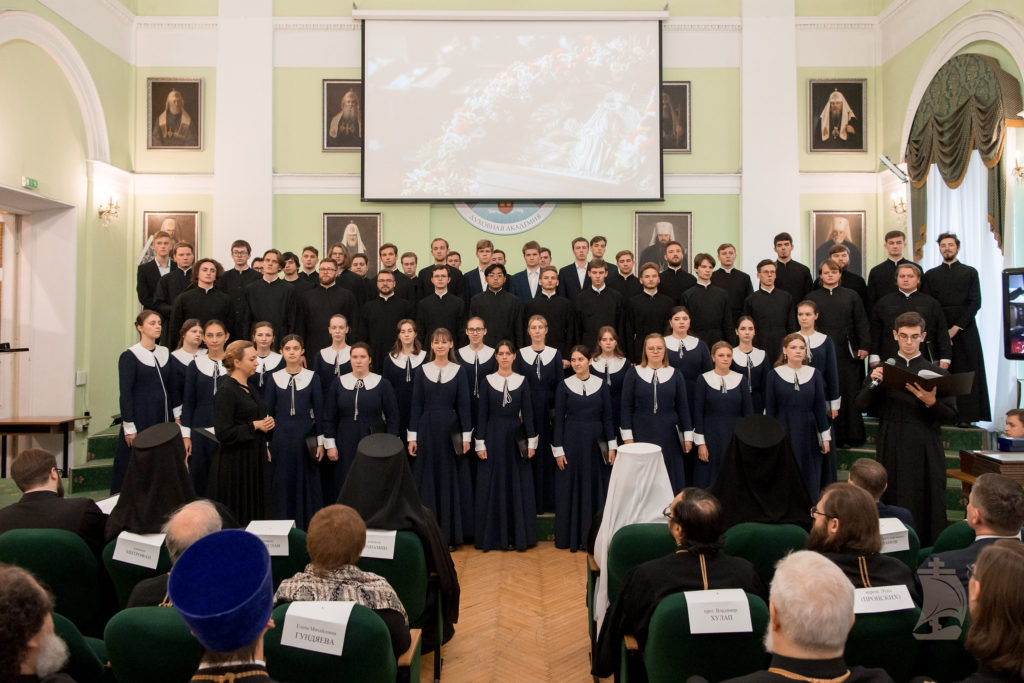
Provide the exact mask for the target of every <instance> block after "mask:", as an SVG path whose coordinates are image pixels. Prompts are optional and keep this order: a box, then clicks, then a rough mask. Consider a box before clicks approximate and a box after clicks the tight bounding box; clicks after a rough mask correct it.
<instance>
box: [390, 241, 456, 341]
mask: <svg viewBox="0 0 1024 683" xmlns="http://www.w3.org/2000/svg"><path fill="white" fill-rule="evenodd" d="M430 255H431V256H433V257H434V263H432V264H431V265H429V266H427V267H426V268H423V269H422V270H420V274H419V276H418V278H417V279H418V280H419V283H420V291H421V292H423V296H425V297H426V296H428V292H433V291H434V290H435V285H434V282H433V277H434V268H435V267H437V266H444V267H445V269H447V271H448V288H447V291H449V292H451V293H452V294H454V295H455V296H457V297H459V298H460V299H464V298H465V296H466V289H465V288H466V282H465V279H464V278H463V277H462V271H460V270H459V269H458V268H456V267H454V266H449V265H448V240H446V239H445V238H443V237H435V238H434V241H432V242H431V243H430ZM402 260H403V261H404V260H405V258H404V257H403V258H402ZM456 329H458V330H461V329H462V328H461V327H458V328H456ZM449 332H451V333H452V334H456V330H449Z"/></svg>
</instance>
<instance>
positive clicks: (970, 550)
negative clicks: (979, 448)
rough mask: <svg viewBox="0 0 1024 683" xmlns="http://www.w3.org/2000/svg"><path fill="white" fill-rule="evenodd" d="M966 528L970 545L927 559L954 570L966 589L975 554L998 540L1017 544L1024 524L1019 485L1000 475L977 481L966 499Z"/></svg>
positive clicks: (1023, 494)
mask: <svg viewBox="0 0 1024 683" xmlns="http://www.w3.org/2000/svg"><path fill="white" fill-rule="evenodd" d="M965 514H966V517H967V524H968V526H970V527H971V528H972V529H974V543H972V544H970V545H969V546H967V547H966V548H961V549H960V550H948V551H946V552H944V553H938V554H936V555H932V556H930V557H929V558H928V559H926V560H925V561H924V563H923V564H924V566H928V563H930V562H931V561H932V559H933V558H938V559H939V560H941V561H942V565H943V567H945V568H947V569H955V570H956V575H957V578H959V579H960V581H961V582H962V583H963V584H964V589H965V590H966V588H967V579H968V578H969V576H970V570H969V569H968V568H969V567H970V565H972V564H974V563H975V562H976V561H977V560H978V553H980V552H981V551H982V549H984V548H985V547H987V546H990V545H992V544H993V543H995V542H996V541H998V540H999V539H1001V538H1008V539H1013V540H1016V541H1017V542H1019V541H1020V528H1021V525H1022V524H1024V490H1022V489H1021V486H1020V484H1018V483H1017V482H1015V481H1014V480H1013V479H1010V478H1009V477H1004V476H1003V475H1001V474H995V473H992V472H988V473H985V474H982V475H981V476H979V477H978V479H977V481H975V482H974V486H973V487H971V495H970V496H969V497H968V499H967V512H966V513H965Z"/></svg>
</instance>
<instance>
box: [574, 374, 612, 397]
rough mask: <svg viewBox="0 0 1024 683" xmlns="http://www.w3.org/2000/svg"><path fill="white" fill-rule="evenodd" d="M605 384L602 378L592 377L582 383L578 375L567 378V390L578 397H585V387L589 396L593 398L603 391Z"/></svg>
mask: <svg viewBox="0 0 1024 683" xmlns="http://www.w3.org/2000/svg"><path fill="white" fill-rule="evenodd" d="M603 384H604V382H603V381H601V378H600V377H597V376H595V375H591V376H590V377H587V379H586V381H582V380H581V379H580V378H579V377H577V376H576V375H572V376H570V377H566V378H565V388H566V389H568V390H569V391H571V392H572V393H574V394H576V395H577V396H582V395H583V387H586V388H587V395H588V396H593V395H594V394H596V393H597V392H599V391H600V390H601V386H602V385H603Z"/></svg>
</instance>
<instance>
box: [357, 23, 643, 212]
mask: <svg viewBox="0 0 1024 683" xmlns="http://www.w3.org/2000/svg"><path fill="white" fill-rule="evenodd" d="M363 84H364V108H363V118H364V128H363V130H364V137H363V139H364V142H363V154H362V164H363V167H362V196H363V199H366V200H373V201H387V200H414V201H430V200H435V201H483V200H492V201H496V200H513V199H529V200H549V201H557V200H563V201H564V200H589V201H593V200H616V201H625V200H633V201H637V200H657V199H661V198H662V196H663V190H662V173H661V171H662V166H661V162H662V157H661V138H660V135H659V125H660V121H659V113H660V109H661V107H660V84H661V24H660V22H659V21H658V20H657V19H641V20H628V21H614V20H589V21H568V20H519V19H515V20H478V19H471V20H395V19H379V20H375V19H366V20H364V22H363Z"/></svg>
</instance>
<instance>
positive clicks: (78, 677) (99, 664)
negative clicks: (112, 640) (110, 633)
mask: <svg viewBox="0 0 1024 683" xmlns="http://www.w3.org/2000/svg"><path fill="white" fill-rule="evenodd" d="M53 632H54V633H56V634H57V637H59V638H60V639H61V640H63V641H64V642H65V643H66V644H67V646H68V663H67V664H66V665H64V668H63V669H61V671H62V672H64V673H66V674H67V675H69V676H71V677H72V678H73V679H75V681H77V683H104V682H105V681H106V680H107V679H106V661H107V647H106V645H105V644H104V642H103V641H102V640H100V639H99V638H86V637H85V636H83V635H82V633H81V631H79V630H78V627H77V626H75V625H74V624H73V623H71V621H70V620H69V619H67V618H66V617H62V616H61V615H59V614H56V613H54V615H53Z"/></svg>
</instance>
